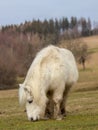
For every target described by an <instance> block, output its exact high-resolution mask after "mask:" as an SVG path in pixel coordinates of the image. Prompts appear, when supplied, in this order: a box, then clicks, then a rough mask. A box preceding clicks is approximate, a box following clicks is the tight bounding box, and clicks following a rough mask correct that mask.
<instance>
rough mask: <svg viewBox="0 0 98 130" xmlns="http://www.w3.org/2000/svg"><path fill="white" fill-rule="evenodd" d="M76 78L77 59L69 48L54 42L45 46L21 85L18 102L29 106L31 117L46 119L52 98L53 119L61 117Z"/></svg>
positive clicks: (28, 113)
mask: <svg viewBox="0 0 98 130" xmlns="http://www.w3.org/2000/svg"><path fill="white" fill-rule="evenodd" d="M77 80H78V70H77V66H76V62H75V58H74V56H73V54H72V53H71V52H70V51H69V50H67V49H64V48H59V47H56V46H53V45H50V46H48V47H46V48H44V49H42V50H41V51H40V52H39V53H38V54H37V56H36V57H35V59H34V61H33V62H32V64H31V66H30V68H29V70H28V73H27V76H26V78H25V80H24V82H23V84H20V88H19V102H20V104H25V105H26V112H27V116H28V119H29V120H31V121H36V120H39V119H44V117H45V112H46V113H47V106H48V104H49V101H53V105H52V106H51V105H50V107H52V108H53V117H54V119H62V115H65V114H66V99H67V95H68V92H69V90H70V88H71V87H72V85H73V84H74V83H76V82H77Z"/></svg>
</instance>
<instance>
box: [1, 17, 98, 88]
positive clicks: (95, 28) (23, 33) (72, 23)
mask: <svg viewBox="0 0 98 130" xmlns="http://www.w3.org/2000/svg"><path fill="white" fill-rule="evenodd" d="M97 34H98V24H97V23H95V24H94V25H92V22H91V20H90V18H88V19H85V18H80V19H77V18H76V17H71V18H70V20H69V19H68V18H67V17H63V18H62V19H49V20H47V19H45V20H43V21H41V20H39V19H38V20H35V19H33V20H32V21H25V22H24V23H21V24H19V25H6V26H2V27H1V29H0V89H7V88H13V84H15V83H17V78H18V77H24V76H25V75H26V73H27V70H28V68H29V67H30V64H31V63H32V61H33V59H34V57H35V55H36V53H37V52H38V51H39V50H40V49H42V48H43V47H45V46H47V45H50V44H53V45H57V46H60V44H61V41H64V40H66V41H67V45H66V46H67V48H69V49H71V50H72V51H73V53H74V55H75V56H76V58H77V59H79V57H80V56H81V55H84V54H83V53H84V52H85V53H87V45H85V44H81V43H82V41H80V40H79V39H80V38H81V37H87V36H91V35H97ZM74 42H75V43H74ZM65 44H66V42H65ZM69 45H71V46H70V47H69ZM73 48H74V49H73ZM16 87H17V86H16Z"/></svg>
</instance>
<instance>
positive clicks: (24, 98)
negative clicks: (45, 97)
mask: <svg viewBox="0 0 98 130" xmlns="http://www.w3.org/2000/svg"><path fill="white" fill-rule="evenodd" d="M19 86H20V88H19V102H20V104H25V105H26V112H27V116H28V119H29V120H30V121H36V120H39V119H42V118H43V116H44V111H45V110H44V109H45V108H43V106H42V105H41V104H39V102H40V101H39V100H40V99H39V100H37V99H35V98H34V96H33V92H32V90H31V87H30V86H25V85H24V84H20V85H19Z"/></svg>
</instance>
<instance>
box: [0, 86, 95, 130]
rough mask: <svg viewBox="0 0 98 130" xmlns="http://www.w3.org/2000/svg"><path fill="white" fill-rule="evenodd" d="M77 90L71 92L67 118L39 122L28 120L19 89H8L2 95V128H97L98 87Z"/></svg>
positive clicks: (32, 129)
mask: <svg viewBox="0 0 98 130" xmlns="http://www.w3.org/2000/svg"><path fill="white" fill-rule="evenodd" d="M92 87H93V86H92ZM76 90H78V88H77V89H76ZM76 90H75V89H73V90H72V91H71V92H70V94H69V97H68V102H67V110H68V115H67V117H66V118H65V119H63V120H62V121H56V120H46V121H43V120H42V121H38V122H30V121H28V120H27V116H26V113H25V112H24V110H25V108H23V107H20V106H19V103H18V94H17V92H18V91H17V90H13V91H11V90H9V91H7V90H6V91H5V92H4V93H6V96H5V95H3V97H2V96H0V130H97V129H98V89H97V90H96V91H95V90H93V91H90V90H89V88H88V90H87V91H81V90H80V91H76ZM10 91H11V93H10ZM2 93H3V91H0V94H2ZM4 93H3V94H4ZM13 93H14V94H13Z"/></svg>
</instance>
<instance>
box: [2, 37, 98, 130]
mask: <svg viewBox="0 0 98 130" xmlns="http://www.w3.org/2000/svg"><path fill="white" fill-rule="evenodd" d="M97 39H98V38H97V36H93V37H89V38H84V39H83V40H84V41H85V42H86V43H87V44H88V46H89V51H91V52H92V55H91V57H90V59H89V60H88V61H87V62H86V70H82V66H81V65H78V68H79V74H80V77H79V81H78V83H77V84H76V85H75V86H74V87H73V88H72V89H71V92H70V94H69V97H68V101H67V117H65V118H64V119H63V120H61V121H56V120H52V119H51V120H46V121H44V120H41V121H38V122H30V121H28V119H27V116H26V112H25V108H23V107H20V106H19V103H18V90H17V89H15V90H2V91H0V130H98V42H97V41H98V40H97Z"/></svg>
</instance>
